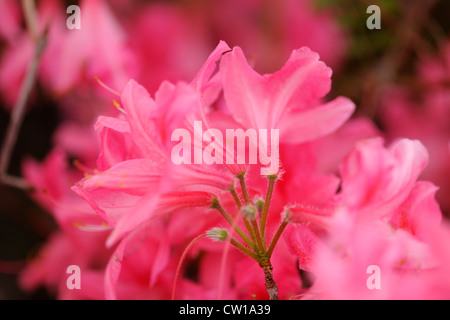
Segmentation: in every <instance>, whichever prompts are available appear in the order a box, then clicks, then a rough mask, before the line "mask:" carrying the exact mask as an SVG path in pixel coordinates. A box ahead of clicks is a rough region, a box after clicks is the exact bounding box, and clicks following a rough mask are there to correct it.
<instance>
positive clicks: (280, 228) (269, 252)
mask: <svg viewBox="0 0 450 320" xmlns="http://www.w3.org/2000/svg"><path fill="white" fill-rule="evenodd" d="M287 224H288V221H286V220H284V221H283V222H282V223H281V224H280V225H279V226H278V229H277V231H276V232H275V235H274V236H273V239H272V242H271V243H270V246H269V249H268V250H267V258H268V259H270V257H272V253H273V250H274V249H275V246H276V245H277V242H278V240H279V239H280V236H281V234H282V233H283V231H284V229H285V228H286V226H287Z"/></svg>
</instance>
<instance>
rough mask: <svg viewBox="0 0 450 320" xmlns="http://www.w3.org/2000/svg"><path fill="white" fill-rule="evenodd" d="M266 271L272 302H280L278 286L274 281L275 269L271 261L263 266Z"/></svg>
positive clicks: (265, 276) (267, 287) (266, 281)
mask: <svg viewBox="0 0 450 320" xmlns="http://www.w3.org/2000/svg"><path fill="white" fill-rule="evenodd" d="M261 268H262V269H263V271H264V279H265V285H266V289H267V293H268V294H269V298H270V300H278V285H277V283H276V282H275V280H274V279H273V267H272V264H271V263H270V261H267V262H266V263H264V264H262V265H261Z"/></svg>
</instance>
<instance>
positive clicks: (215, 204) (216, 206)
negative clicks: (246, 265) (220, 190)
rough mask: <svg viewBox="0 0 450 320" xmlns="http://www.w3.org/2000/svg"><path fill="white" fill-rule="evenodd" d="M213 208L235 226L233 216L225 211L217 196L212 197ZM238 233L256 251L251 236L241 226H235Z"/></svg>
mask: <svg viewBox="0 0 450 320" xmlns="http://www.w3.org/2000/svg"><path fill="white" fill-rule="evenodd" d="M211 208H213V209H216V210H217V211H219V213H220V214H221V215H222V217H223V218H224V219H225V220H226V221H227V222H228V224H229V225H230V226H234V221H233V218H231V216H230V215H229V214H228V213H227V212H226V211H225V209H224V208H223V207H222V205H221V204H220V202H219V200H218V199H217V198H213V199H212V204H211ZM234 230H236V232H237V234H238V235H239V236H240V237H241V238H242V240H244V241H245V242H246V243H247V244H248V245H249V246H250V247H251V248H252V249H253V250H255V251H256V246H255V244H254V243H253V242H252V241H251V240H250V239H249V237H248V236H247V235H246V234H245V233H244V232H243V231H242V229H241V228H239V226H234Z"/></svg>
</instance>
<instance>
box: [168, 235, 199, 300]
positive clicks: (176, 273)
mask: <svg viewBox="0 0 450 320" xmlns="http://www.w3.org/2000/svg"><path fill="white" fill-rule="evenodd" d="M206 236H207V234H206V233H202V234H201V235H199V236H197V237H196V238H195V239H194V240H192V241H191V242H190V243H189V244H188V246H187V247H186V249H184V251H183V254H182V255H181V258H180V261H178V266H177V270H176V272H175V278H174V279H173V286H172V297H171V300H175V291H176V287H177V280H178V276H179V275H180V270H181V266H182V265H183V262H184V259H185V258H186V255H187V254H188V252H189V250H190V249H191V248H192V246H193V245H194V244H196V243H197V241H199V240H200V239H202V238H204V237H206Z"/></svg>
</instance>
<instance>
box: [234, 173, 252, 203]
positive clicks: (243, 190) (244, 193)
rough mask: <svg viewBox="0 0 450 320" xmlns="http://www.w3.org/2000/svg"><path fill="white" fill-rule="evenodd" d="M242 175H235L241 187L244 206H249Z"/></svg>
mask: <svg viewBox="0 0 450 320" xmlns="http://www.w3.org/2000/svg"><path fill="white" fill-rule="evenodd" d="M244 175H245V172H243V173H240V174H238V175H237V178H238V179H239V184H240V185H241V190H242V195H243V196H244V201H245V204H249V203H250V200H249V198H248V192H247V186H246V185H245V179H244Z"/></svg>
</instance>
